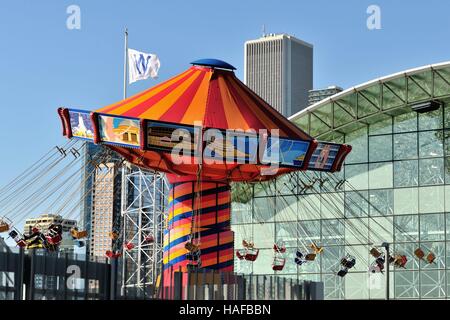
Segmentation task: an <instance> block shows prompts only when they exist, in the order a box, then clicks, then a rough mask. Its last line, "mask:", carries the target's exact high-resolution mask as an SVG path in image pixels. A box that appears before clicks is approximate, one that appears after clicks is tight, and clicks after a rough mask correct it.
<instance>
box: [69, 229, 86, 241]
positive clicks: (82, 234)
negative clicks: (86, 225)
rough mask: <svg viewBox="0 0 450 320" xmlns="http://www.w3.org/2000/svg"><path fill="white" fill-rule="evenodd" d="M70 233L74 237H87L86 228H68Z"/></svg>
mask: <svg viewBox="0 0 450 320" xmlns="http://www.w3.org/2000/svg"><path fill="white" fill-rule="evenodd" d="M70 235H71V236H72V237H73V238H74V239H83V238H87V235H88V234H87V230H82V231H79V230H78V229H77V228H72V229H70Z"/></svg>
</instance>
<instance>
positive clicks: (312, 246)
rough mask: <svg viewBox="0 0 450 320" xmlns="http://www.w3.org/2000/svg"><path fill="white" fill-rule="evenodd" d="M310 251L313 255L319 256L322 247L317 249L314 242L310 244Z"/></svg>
mask: <svg viewBox="0 0 450 320" xmlns="http://www.w3.org/2000/svg"><path fill="white" fill-rule="evenodd" d="M310 247H311V249H313V251H314V253H315V254H320V253H322V252H323V247H319V246H318V245H317V244H315V243H314V242H313V243H311V246H310Z"/></svg>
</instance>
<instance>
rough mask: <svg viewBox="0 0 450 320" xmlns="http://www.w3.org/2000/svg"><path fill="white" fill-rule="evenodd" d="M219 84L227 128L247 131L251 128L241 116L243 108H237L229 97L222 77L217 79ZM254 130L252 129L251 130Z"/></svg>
mask: <svg viewBox="0 0 450 320" xmlns="http://www.w3.org/2000/svg"><path fill="white" fill-rule="evenodd" d="M217 80H218V84H219V90H220V95H221V98H222V102H223V105H224V113H225V117H226V119H227V123H228V126H229V127H230V128H233V129H242V130H247V129H250V128H251V127H250V126H249V124H248V122H247V121H246V120H245V118H244V116H243V115H242V112H241V110H242V109H244V108H239V107H238V105H237V104H236V102H235V100H234V98H233V96H232V95H231V93H230V91H229V90H228V87H227V85H226V83H225V79H224V77H223V75H220V74H219V76H218V78H217ZM253 129H254V128H253Z"/></svg>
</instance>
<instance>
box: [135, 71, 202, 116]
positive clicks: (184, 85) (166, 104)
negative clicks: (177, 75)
mask: <svg viewBox="0 0 450 320" xmlns="http://www.w3.org/2000/svg"><path fill="white" fill-rule="evenodd" d="M201 74H202V72H201V71H196V72H195V73H194V74H193V75H191V76H189V78H186V79H185V80H184V81H183V82H181V83H180V84H178V85H177V86H176V87H174V88H171V91H170V93H165V96H164V97H162V98H161V99H160V100H159V101H157V102H156V103H154V104H150V102H146V103H145V104H144V103H143V104H142V105H143V106H144V107H145V110H144V112H142V113H140V114H138V115H137V116H138V117H139V118H143V119H158V120H161V116H162V115H163V114H164V113H166V111H167V110H168V109H169V108H173V106H174V105H175V103H176V102H177V101H178V100H179V99H180V97H181V96H182V95H183V94H184V92H185V91H186V90H187V89H188V88H189V87H190V86H191V85H192V83H193V82H194V81H195V80H196V79H197V78H199V77H200V75H201ZM174 86H175V85H174ZM167 90H169V88H167ZM161 94H162V92H161ZM135 109H139V107H137V108H135ZM136 112H137V111H136ZM133 116H135V114H134V113H133Z"/></svg>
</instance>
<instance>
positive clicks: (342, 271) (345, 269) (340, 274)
mask: <svg viewBox="0 0 450 320" xmlns="http://www.w3.org/2000/svg"><path fill="white" fill-rule="evenodd" d="M347 273H348V269H347V268H344V269H341V270H339V271H338V273H337V275H338V276H339V277H341V278H343V277H345V276H346V275H347Z"/></svg>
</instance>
